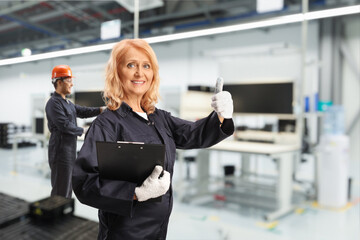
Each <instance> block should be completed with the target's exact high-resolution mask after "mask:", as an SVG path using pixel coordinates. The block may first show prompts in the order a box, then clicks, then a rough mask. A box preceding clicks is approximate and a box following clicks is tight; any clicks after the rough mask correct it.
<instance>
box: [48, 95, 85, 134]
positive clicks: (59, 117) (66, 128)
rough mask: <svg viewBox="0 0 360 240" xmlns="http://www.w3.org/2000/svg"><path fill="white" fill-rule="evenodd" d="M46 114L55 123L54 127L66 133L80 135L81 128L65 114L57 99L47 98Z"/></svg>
mask: <svg viewBox="0 0 360 240" xmlns="http://www.w3.org/2000/svg"><path fill="white" fill-rule="evenodd" d="M46 116H47V118H48V119H49V120H50V121H51V122H52V123H54V124H55V126H56V128H57V129H58V130H59V131H61V132H63V133H66V134H70V135H75V136H81V134H82V133H83V129H82V128H81V127H78V126H76V125H75V124H74V123H73V122H72V121H70V119H69V117H68V116H67V115H66V114H65V110H64V107H63V106H62V104H61V103H60V102H59V101H54V100H49V101H48V103H47V104H46Z"/></svg>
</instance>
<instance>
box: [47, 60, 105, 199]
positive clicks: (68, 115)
mask: <svg viewBox="0 0 360 240" xmlns="http://www.w3.org/2000/svg"><path fill="white" fill-rule="evenodd" d="M52 84H53V85H54V88H55V92H54V93H53V94H52V96H51V98H50V99H49V101H48V102H47V103H46V107H45V111H46V117H47V120H48V128H49V131H50V140H49V153H48V154H49V165H50V169H51V186H52V190H51V196H54V195H57V196H63V197H66V198H71V195H72V187H71V174H72V169H73V164H74V161H75V158H76V141H77V136H81V135H82V134H83V133H84V129H83V128H81V127H78V126H77V124H76V117H80V118H88V117H94V116H97V115H99V114H100V113H101V112H102V111H103V110H104V109H105V108H104V107H101V108H98V107H97V108H95V107H83V106H79V105H75V104H73V103H72V102H71V101H69V100H68V99H66V95H68V94H70V93H71V88H72V87H73V85H74V84H73V75H72V71H71V69H70V67H69V66H67V65H58V66H55V67H54V69H53V70H52Z"/></svg>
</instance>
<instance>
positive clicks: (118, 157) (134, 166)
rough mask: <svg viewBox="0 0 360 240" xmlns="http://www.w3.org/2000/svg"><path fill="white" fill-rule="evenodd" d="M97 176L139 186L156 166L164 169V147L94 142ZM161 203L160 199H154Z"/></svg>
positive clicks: (131, 143)
mask: <svg viewBox="0 0 360 240" xmlns="http://www.w3.org/2000/svg"><path fill="white" fill-rule="evenodd" d="M96 152H97V160H98V166H99V176H100V178H102V179H109V180H121V181H128V182H133V183H136V184H137V186H140V185H141V184H142V183H143V182H144V180H145V179H146V178H147V177H148V176H150V174H151V173H152V171H153V170H154V168H155V166H156V165H160V166H162V167H164V160H165V145H164V144H144V143H138V142H116V143H114V142H99V141H97V142H96ZM156 199H157V201H161V197H160V198H156Z"/></svg>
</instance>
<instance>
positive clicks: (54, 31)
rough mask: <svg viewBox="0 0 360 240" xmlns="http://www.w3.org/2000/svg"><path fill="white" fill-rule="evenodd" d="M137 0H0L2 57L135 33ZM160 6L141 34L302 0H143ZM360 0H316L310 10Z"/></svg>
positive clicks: (142, 19)
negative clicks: (117, 29)
mask: <svg viewBox="0 0 360 240" xmlns="http://www.w3.org/2000/svg"><path fill="white" fill-rule="evenodd" d="M133 2H134V0H116V1H108V0H97V1H60V0H57V1H37V0H31V1H24V0H23V1H17V0H12V1H0V59H5V58H13V57H18V56H21V50H22V49H23V48H29V49H31V51H32V53H33V54H36V53H44V52H51V51H56V50H61V49H71V48H75V47H81V46H91V45H96V44H100V43H107V42H114V41H119V40H120V39H122V38H132V37H133V33H134V26H133V25H134V13H133V12H132V10H131V9H130V8H129V5H127V4H126V3H130V5H131V4H133ZM139 2H140V10H141V6H142V5H145V3H151V2H154V3H156V4H157V5H156V7H155V8H151V9H147V10H142V11H140V16H139V37H140V38H145V37H152V36H158V35H166V34H171V33H178V32H185V31H191V30H197V29H204V28H211V27H218V26H225V25H230V24H235V23H239V22H244V21H251V20H254V19H261V18H267V17H269V16H278V15H285V14H290V13H298V12H300V11H301V0H284V8H283V10H281V11H276V12H271V13H266V14H258V13H257V11H256V1H255V0H185V1H183V0H156V1H155V0H139ZM351 4H359V0H310V1H309V8H310V10H312V9H313V10H318V9H326V8H331V7H337V6H347V5H351ZM117 19H119V20H121V36H120V37H119V38H117V39H109V40H102V39H101V38H100V29H101V24H102V23H103V22H106V21H110V20H117Z"/></svg>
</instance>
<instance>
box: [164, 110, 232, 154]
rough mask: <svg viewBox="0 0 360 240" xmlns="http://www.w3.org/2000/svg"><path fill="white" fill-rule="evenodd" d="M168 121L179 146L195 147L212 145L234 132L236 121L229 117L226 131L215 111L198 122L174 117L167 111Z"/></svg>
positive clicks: (185, 147) (181, 147) (182, 147)
mask: <svg viewBox="0 0 360 240" xmlns="http://www.w3.org/2000/svg"><path fill="white" fill-rule="evenodd" d="M167 114H168V115H167V121H168V124H169V127H170V129H171V132H172V135H173V137H174V140H175V144H176V147H177V148H180V149H194V148H207V147H211V146H213V145H215V144H217V143H219V142H221V141H222V140H224V139H225V138H227V137H229V136H230V135H231V134H233V132H234V127H233V126H234V122H233V121H232V119H227V123H226V131H224V129H223V128H222V127H221V126H220V121H219V118H218V116H217V114H216V113H215V112H212V113H211V114H210V115H209V116H208V117H206V118H202V119H200V120H198V121H196V122H191V121H186V120H183V119H180V118H177V117H173V116H171V115H170V113H167Z"/></svg>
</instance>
